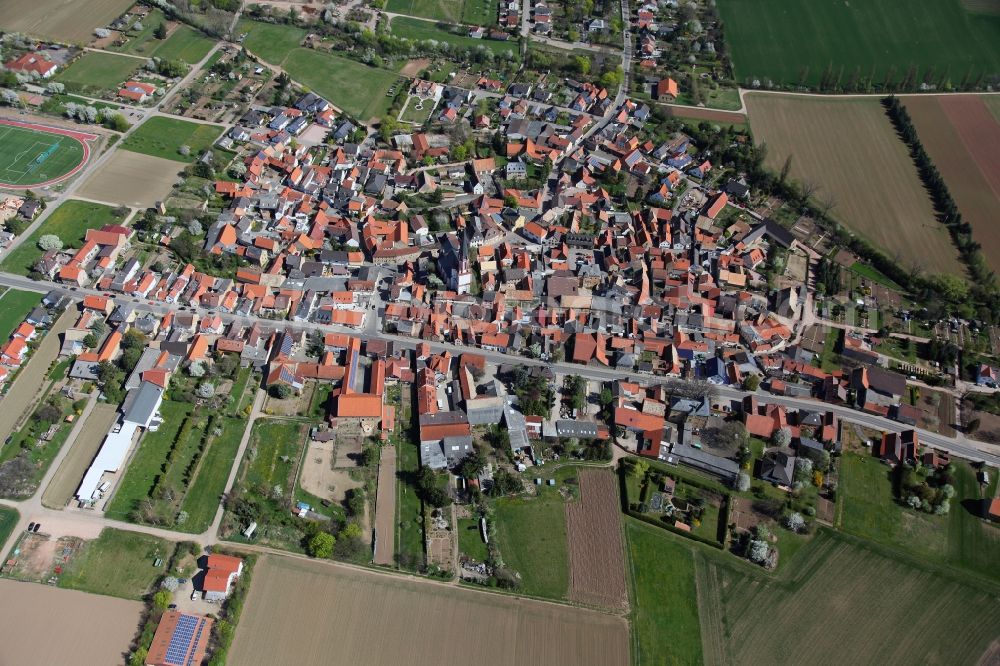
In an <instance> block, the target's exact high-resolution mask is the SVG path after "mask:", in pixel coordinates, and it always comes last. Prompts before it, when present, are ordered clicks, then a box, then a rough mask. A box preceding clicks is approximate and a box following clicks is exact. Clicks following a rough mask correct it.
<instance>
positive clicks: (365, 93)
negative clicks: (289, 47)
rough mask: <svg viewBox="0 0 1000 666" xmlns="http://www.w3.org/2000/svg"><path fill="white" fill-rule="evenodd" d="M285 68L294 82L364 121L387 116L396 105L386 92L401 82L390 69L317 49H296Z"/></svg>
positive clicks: (286, 61) (286, 62) (284, 65)
mask: <svg viewBox="0 0 1000 666" xmlns="http://www.w3.org/2000/svg"><path fill="white" fill-rule="evenodd" d="M282 66H283V67H284V68H285V71H287V72H288V73H289V75H291V77H292V78H293V79H295V80H296V81H299V82H300V83H302V84H303V85H305V86H307V87H309V88H310V89H311V90H313V91H314V92H315V93H316V94H318V95H321V96H322V97H324V98H326V99H328V100H330V101H331V102H332V103H333V104H334V105H336V106H338V107H340V108H341V109H343V110H344V111H347V112H348V113H349V114H351V115H352V116H354V117H356V118H358V119H359V120H362V121H365V120H368V119H370V118H380V117H382V116H384V115H385V113H386V111H388V109H389V105H390V104H391V103H392V98H391V97H388V96H386V91H387V90H389V88H390V86H392V84H394V83H396V81H398V80H399V75H398V74H396V73H394V72H390V71H389V70H387V69H379V68H377V67H369V66H368V65H365V64H362V63H360V62H357V61H356V60H348V59H347V58H340V57H337V56H335V55H331V54H329V53H323V52H321V51H316V50H313V49H294V50H293V51H292V52H291V53H289V54H288V57H287V58H286V59H285V60H284V62H283V64H282Z"/></svg>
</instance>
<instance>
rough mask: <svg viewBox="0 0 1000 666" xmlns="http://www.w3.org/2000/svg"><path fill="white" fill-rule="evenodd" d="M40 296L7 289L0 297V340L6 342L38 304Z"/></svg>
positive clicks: (29, 292)
mask: <svg viewBox="0 0 1000 666" xmlns="http://www.w3.org/2000/svg"><path fill="white" fill-rule="evenodd" d="M41 302H42V295H41V294H39V293H36V292H34V291H21V290H19V289H8V290H7V291H5V292H3V294H2V295H0V340H7V338H9V337H10V334H11V333H13V332H14V329H15V328H17V327H18V326H19V325H20V324H21V322H22V321H24V318H25V317H27V316H28V313H29V312H31V311H32V310H33V309H34V308H35V307H36V306H37V305H38V304H39V303H41Z"/></svg>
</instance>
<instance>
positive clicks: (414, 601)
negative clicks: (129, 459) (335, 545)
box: [229, 556, 629, 666]
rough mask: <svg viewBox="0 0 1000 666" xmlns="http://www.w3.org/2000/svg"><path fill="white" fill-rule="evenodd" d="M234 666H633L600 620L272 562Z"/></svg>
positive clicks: (618, 629)
mask: <svg viewBox="0 0 1000 666" xmlns="http://www.w3.org/2000/svg"><path fill="white" fill-rule="evenodd" d="M229 662H230V663H233V664H240V665H241V666H252V665H254V664H278V663H281V664H292V663H294V664H300V665H308V664H323V665H325V666H336V665H339V664H344V665H345V666H355V665H357V664H365V665H366V666H398V665H399V664H435V665H436V666H446V665H450V664H456V665H461V666H466V665H467V664H470V663H482V664H490V666H508V665H509V666H515V665H517V666H520V665H521V664H545V665H546V666H560V665H563V664H564V665H566V666H590V665H593V666H625V665H626V664H628V663H629V640H628V627H627V625H626V623H625V621H624V620H622V619H620V618H616V617H612V616H609V615H605V614H603V613H598V612H596V611H588V610H583V609H577V608H572V607H567V606H560V605H558V604H551V603H545V602H538V601H532V600H527V599H517V598H514V597H508V596H504V595H495V594H488V593H485V592H479V591H475V590H468V589H462V588H460V587H457V586H452V585H446V584H443V583H434V582H430V581H416V580H410V579H406V578H403V577H400V576H396V575H390V574H379V573H369V572H364V571H359V570H356V569H353V570H352V569H347V568H345V567H340V566H337V565H334V564H328V563H321V562H310V561H306V560H300V559H293V558H287V557H281V558H278V557H271V556H263V557H261V559H260V560H259V561H258V563H257V566H256V569H255V571H254V574H253V583H252V585H251V586H250V594H249V596H248V598H247V603H246V606H245V609H244V611H243V617H242V619H241V620H240V624H239V626H238V627H237V630H236V639H235V641H234V642H233V647H232V649H231V650H230V652H229Z"/></svg>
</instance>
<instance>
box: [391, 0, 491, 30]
mask: <svg viewBox="0 0 1000 666" xmlns="http://www.w3.org/2000/svg"><path fill="white" fill-rule="evenodd" d="M386 11H389V12H392V13H393V14H408V15H409V16H420V17H423V18H426V19H431V20H434V21H443V22H445V23H465V24H468V25H482V26H489V25H493V24H495V23H496V20H497V6H496V3H495V2H490V1H489V0H389V4H388V5H386Z"/></svg>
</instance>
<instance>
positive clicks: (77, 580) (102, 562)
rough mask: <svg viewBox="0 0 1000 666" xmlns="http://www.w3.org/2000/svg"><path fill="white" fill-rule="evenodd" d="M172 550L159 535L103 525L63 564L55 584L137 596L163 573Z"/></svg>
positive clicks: (112, 594) (124, 596)
mask: <svg viewBox="0 0 1000 666" xmlns="http://www.w3.org/2000/svg"><path fill="white" fill-rule="evenodd" d="M173 552H174V547H173V544H171V543H170V542H168V541H165V540H163V539H160V538H159V537H155V536H151V535H149V534H140V533H139V532H126V531H123V530H116V529H112V528H106V529H104V531H102V532H101V535H100V536H99V537H98V538H96V539H94V540H93V541H90V542H88V543H87V545H86V547H85V548H84V552H83V554H82V555H78V556H77V557H76V559H74V560H73V561H72V562H71V563H70V564H69V565H67V566H66V569H65V571H63V574H62V575H61V576H60V577H59V587H65V588H70V589H73V590H82V591H84V592H92V593H94V594H107V595H109V596H112V597H122V598H123V599H136V600H139V599H142V598H143V596H145V594H146V593H147V592H148V591H149V589H150V587H151V586H152V585H153V583H155V582H156V579H157V578H159V577H160V576H162V575H163V574H164V573H166V570H167V562H168V561H169V560H170V556H171V555H172V554H173ZM157 559H160V560H161V562H160V566H154V564H155V562H156V560H157Z"/></svg>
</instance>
